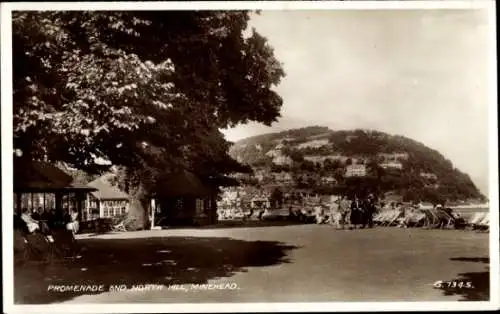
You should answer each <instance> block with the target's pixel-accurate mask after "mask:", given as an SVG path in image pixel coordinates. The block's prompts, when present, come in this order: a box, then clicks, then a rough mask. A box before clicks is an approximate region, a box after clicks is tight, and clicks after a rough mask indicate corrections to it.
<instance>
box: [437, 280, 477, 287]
mask: <svg viewBox="0 0 500 314" xmlns="http://www.w3.org/2000/svg"><path fill="white" fill-rule="evenodd" d="M433 286H434V288H438V289H447V288H451V289H474V286H473V285H472V282H471V281H462V280H448V281H445V280H438V281H436V282H435V283H434V284H433Z"/></svg>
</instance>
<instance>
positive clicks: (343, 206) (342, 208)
mask: <svg viewBox="0 0 500 314" xmlns="http://www.w3.org/2000/svg"><path fill="white" fill-rule="evenodd" d="M338 208H339V215H340V216H339V226H340V228H342V229H344V228H345V225H346V223H347V216H348V214H349V200H348V199H347V197H346V196H345V195H342V196H341V197H340V200H339V207H338Z"/></svg>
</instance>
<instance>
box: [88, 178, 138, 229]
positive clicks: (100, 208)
mask: <svg viewBox="0 0 500 314" xmlns="http://www.w3.org/2000/svg"><path fill="white" fill-rule="evenodd" d="M112 176H113V175H112V174H105V175H103V176H101V177H99V178H97V179H95V180H94V181H92V182H90V183H89V184H87V186H89V187H91V188H94V189H96V191H93V192H91V193H90V194H89V195H88V198H87V206H86V210H85V211H84V212H83V220H90V219H94V218H111V217H116V216H120V215H123V214H125V213H128V211H129V207H130V200H129V195H128V194H127V193H125V192H123V191H122V190H120V189H119V188H118V187H117V186H114V185H113V184H111V182H110V179H111V178H112Z"/></svg>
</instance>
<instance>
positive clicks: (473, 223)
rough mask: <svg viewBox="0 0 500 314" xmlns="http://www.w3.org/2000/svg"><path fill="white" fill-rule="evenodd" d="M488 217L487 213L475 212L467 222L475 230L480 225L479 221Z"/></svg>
mask: <svg viewBox="0 0 500 314" xmlns="http://www.w3.org/2000/svg"><path fill="white" fill-rule="evenodd" d="M485 218H486V213H474V215H472V217H471V218H470V219H469V221H468V222H467V225H468V227H469V228H470V229H472V230H474V229H477V228H478V227H479V223H480V222H481V221H483V220H484V219H485Z"/></svg>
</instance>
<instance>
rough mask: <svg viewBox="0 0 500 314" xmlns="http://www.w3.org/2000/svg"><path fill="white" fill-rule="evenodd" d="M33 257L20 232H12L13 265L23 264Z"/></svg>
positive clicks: (30, 248)
mask: <svg viewBox="0 0 500 314" xmlns="http://www.w3.org/2000/svg"><path fill="white" fill-rule="evenodd" d="M32 255H33V251H32V247H31V246H30V245H29V243H28V240H26V238H25V237H24V234H23V232H22V231H20V230H14V263H15V264H23V263H25V262H26V261H28V260H30V259H31V256H32Z"/></svg>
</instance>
